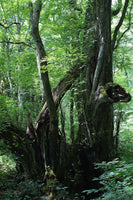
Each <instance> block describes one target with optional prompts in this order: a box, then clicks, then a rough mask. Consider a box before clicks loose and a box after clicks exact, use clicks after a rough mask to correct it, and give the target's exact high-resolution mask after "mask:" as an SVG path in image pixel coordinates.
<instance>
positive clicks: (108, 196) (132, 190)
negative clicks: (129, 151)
mask: <svg viewBox="0 0 133 200" xmlns="http://www.w3.org/2000/svg"><path fill="white" fill-rule="evenodd" d="M96 168H102V169H104V173H103V174H102V175H101V176H100V177H99V178H95V179H94V180H98V181H99V182H100V183H101V184H102V185H103V187H101V188H100V189H98V190H95V189H92V190H85V191H83V193H86V194H87V195H89V194H91V193H98V192H102V193H103V194H102V195H101V196H100V197H99V198H97V200H100V199H104V200H112V199H115V200H125V199H126V200H131V199H132V197H133V179H132V177H133V164H127V163H126V162H122V161H119V160H118V159H115V160H113V161H111V162H108V163H106V162H102V163H97V164H96Z"/></svg>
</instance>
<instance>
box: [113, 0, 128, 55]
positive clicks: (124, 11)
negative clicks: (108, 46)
mask: <svg viewBox="0 0 133 200" xmlns="http://www.w3.org/2000/svg"><path fill="white" fill-rule="evenodd" d="M128 4H129V0H125V4H124V8H123V11H122V15H121V18H120V20H119V22H118V24H117V26H116V28H115V30H114V34H113V39H112V52H113V50H114V47H115V43H116V38H117V34H118V31H119V29H120V27H121V26H122V24H123V21H124V18H125V14H126V11H127V8H128Z"/></svg>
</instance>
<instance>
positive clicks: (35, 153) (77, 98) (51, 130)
mask: <svg viewBox="0 0 133 200" xmlns="http://www.w3.org/2000/svg"><path fill="white" fill-rule="evenodd" d="M118 2H119V4H118V6H116V9H115V10H113V11H112V10H111V5H112V4H111V0H95V1H93V0H91V1H85V3H86V12H83V10H82V8H81V7H79V6H78V2H76V1H70V2H68V3H67V4H66V2H65V1H63V2H62V3H60V2H59V5H60V9H63V8H62V7H63V4H64V8H65V7H66V5H69V9H70V10H68V11H67V14H68V15H70V16H71V17H70V19H71V21H70V23H73V25H74V26H75V23H78V17H82V14H84V18H83V19H84V22H83V23H82V26H81V27H82V29H81V30H80V29H78V30H77V31H75V32H74V34H73V35H69V37H68V38H69V39H68V38H66V37H65V33H64V36H63V33H61V32H60V35H61V36H62V37H64V38H63V39H64V41H66V46H67V44H68V43H69V44H71V45H70V46H69V45H68V46H67V50H68V48H70V51H74V50H75V52H76V53H75V54H74V59H73V56H72V57H70V59H72V61H71V60H70V61H69V64H71V65H72V67H70V68H69V70H68V71H67V72H66V74H65V75H64V78H62V79H61V80H60V81H59V83H58V84H57V85H56V86H55V87H54V88H51V84H50V75H49V72H48V66H49V57H50V56H49V55H48V54H50V53H49V51H47V50H46V49H47V46H45V43H47V42H45V38H44V37H43V32H42V26H43V29H44V30H43V31H44V32H45V30H46V31H47V27H45V18H44V19H43V18H41V12H42V14H43V12H44V11H45V7H46V6H47V3H46V4H45V3H44V4H43V2H42V1H41V0H36V1H35V2H34V3H33V2H32V1H30V2H29V9H30V24H31V35H32V38H33V42H34V44H35V49H36V58H37V65H38V69H39V74H40V79H41V82H42V91H43V95H42V96H43V101H45V103H44V105H43V108H42V110H41V112H40V113H39V115H38V119H37V122H36V126H35V127H34V126H33V122H32V119H31V115H32V111H30V113H29V117H28V122H27V130H26V134H24V132H23V133H21V137H19V130H18V129H17V128H16V133H17V136H16V137H15V138H14V137H13V136H14V133H15V127H14V126H13V125H11V126H10V125H8V124H7V125H6V129H5V130H6V131H8V132H9V133H10V132H11V133H10V134H11V135H10V137H11V139H10V140H9V141H12V140H15V141H16V142H17V144H19V145H18V146H17V147H16V148H15V152H16V154H17V152H19V151H17V150H16V149H18V150H19V149H21V151H20V155H21V156H20V157H21V159H20V160H19V161H20V163H21V167H22V168H23V170H24V171H26V172H27V173H28V175H29V176H30V175H31V176H32V177H43V175H44V173H45V169H46V167H47V166H50V167H51V168H52V169H53V170H54V172H55V174H56V175H57V177H59V178H61V179H65V178H68V176H67V173H68V172H70V169H71V170H72V171H73V176H75V177H76V175H75V174H76V173H78V174H79V171H85V172H83V173H81V174H80V175H81V176H80V175H79V177H78V178H79V179H80V178H81V179H85V180H86V181H87V180H88V177H89V176H90V177H91V176H92V174H93V173H92V172H93V170H92V169H91V168H92V163H93V162H96V161H101V160H108V159H111V158H112V157H113V156H114V149H115V147H114V136H113V129H114V119H113V116H114V114H113V104H114V103H117V102H128V101H130V99H131V95H130V94H129V93H128V92H127V91H126V90H125V89H124V88H122V87H121V86H120V85H118V84H115V83H113V72H112V71H113V70H112V57H113V50H114V49H115V48H117V47H118V45H119V40H120V39H121V38H122V34H125V33H126V32H125V33H124V32H123V33H122V34H120V28H121V26H122V24H123V20H124V18H125V15H126V11H127V9H128V6H129V0H125V4H124V6H122V2H121V1H118ZM48 4H49V3H48ZM81 4H82V3H81ZM57 5H58V4H57ZM61 5H62V7H61ZM57 7H58V6H57ZM67 8H68V7H67ZM51 10H52V9H51ZM129 10H130V13H131V9H129ZM49 12H50V10H49ZM77 13H78V17H76V16H77V15H76V14H77ZM119 13H120V14H121V16H120V19H119V21H118V24H117V25H116V26H115V28H114V27H113V28H114V31H113V33H112V30H111V22H112V17H113V16H116V15H117V14H119ZM74 14H75V15H74ZM50 17H51V16H50ZM130 17H131V16H130ZM130 17H129V18H130ZM55 18H57V19H58V18H59V14H55ZM43 20H44V24H43V23H42V24H40V23H39V22H41V21H43ZM64 20H65V19H62V21H61V23H60V26H61V25H62V24H63V23H64V22H63V21H64ZM52 21H53V23H54V18H52ZM129 21H130V19H129ZM40 25H41V27H40ZM58 26H59V24H58ZM79 27H80V26H79ZM79 27H78V28H79ZM59 28H60V27H59ZM129 28H130V27H129ZM68 29H69V27H68ZM56 30H57V29H56ZM118 33H119V34H118ZM111 34H112V37H111ZM44 35H45V33H44ZM51 38H52V37H51ZM58 38H59V39H60V37H58ZM74 41H75V42H74ZM79 41H80V42H79ZM78 44H80V46H79V48H78ZM76 55H77V58H76V59H75V57H76ZM79 55H80V56H79ZM66 56H67V54H66ZM64 64H65V63H64ZM75 89H76V90H77V91H78V92H77V93H76V94H75V93H74V91H75ZM68 90H71V96H72V98H73V99H72V100H71V114H70V116H71V131H72V133H70V135H71V140H72V144H68V143H67V142H66V137H65V130H64V131H63V133H62V132H61V130H59V115H58V110H59V105H60V104H61V101H62V99H63V98H64V97H65V94H66V92H67V91H68ZM73 96H74V97H73ZM74 103H75V107H76V111H77V113H76V114H77V121H78V127H77V131H76V132H75V130H74V128H73V125H74V122H73V120H74V116H73V115H74V113H73V108H74V105H73V104H74ZM62 109H63V108H62ZM62 111H63V110H62ZM11 127H12V129H11ZM4 133H5V131H4ZM27 136H28V138H27ZM3 137H4V136H3ZM6 140H7V137H6ZM20 143H21V144H22V145H21V148H19V147H20ZM14 146H15V145H14ZM14 146H13V148H14ZM22 149H23V150H24V153H23V152H22ZM29 158H30V159H29ZM26 163H28V164H27V165H26ZM90 163H91V164H90ZM27 168H28V169H27ZM32 169H34V170H33V171H32ZM86 169H87V170H86ZM91 173H92V174H91ZM82 175H84V178H83V176H82ZM75 179H76V178H75Z"/></svg>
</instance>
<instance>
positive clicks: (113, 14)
mask: <svg viewBox="0 0 133 200" xmlns="http://www.w3.org/2000/svg"><path fill="white" fill-rule="evenodd" d="M121 8H122V0H118V6H117V8H116V9H115V10H112V16H116V15H118V13H119V12H120V10H121Z"/></svg>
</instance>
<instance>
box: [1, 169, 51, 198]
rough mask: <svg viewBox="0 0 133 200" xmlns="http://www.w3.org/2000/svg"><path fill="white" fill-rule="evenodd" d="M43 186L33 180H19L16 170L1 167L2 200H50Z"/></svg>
mask: <svg viewBox="0 0 133 200" xmlns="http://www.w3.org/2000/svg"><path fill="white" fill-rule="evenodd" d="M41 188H42V185H41V184H39V183H37V182H33V181H31V180H27V181H19V180H18V177H16V171H14V170H13V171H12V170H9V171H3V170H2V169H0V200H22V199H23V200H31V199H32V200H42V199H44V200H48V199H49V197H47V196H45V197H44V196H43V194H42V191H41Z"/></svg>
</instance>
